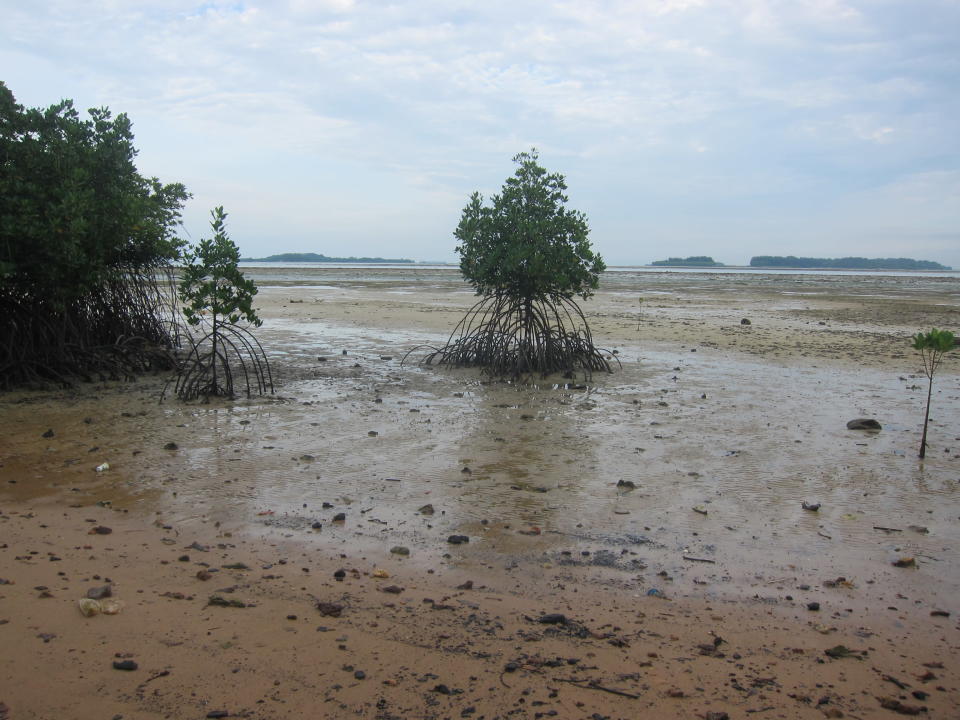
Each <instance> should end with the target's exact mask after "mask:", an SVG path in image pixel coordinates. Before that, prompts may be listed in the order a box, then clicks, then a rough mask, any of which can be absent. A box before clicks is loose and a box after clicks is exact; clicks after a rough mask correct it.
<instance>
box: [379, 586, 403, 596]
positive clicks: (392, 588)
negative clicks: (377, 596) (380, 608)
mask: <svg viewBox="0 0 960 720" xmlns="http://www.w3.org/2000/svg"><path fill="white" fill-rule="evenodd" d="M383 591H384V592H385V593H390V594H391V595H399V594H400V593H402V592H403V588H402V587H400V586H399V585H387V586H386V587H385V588H383Z"/></svg>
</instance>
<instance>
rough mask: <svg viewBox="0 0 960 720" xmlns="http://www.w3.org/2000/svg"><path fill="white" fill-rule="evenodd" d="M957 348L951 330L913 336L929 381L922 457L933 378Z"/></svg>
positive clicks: (921, 454)
mask: <svg viewBox="0 0 960 720" xmlns="http://www.w3.org/2000/svg"><path fill="white" fill-rule="evenodd" d="M955 347H956V338H954V336H953V333H952V332H950V331H949V330H937V329H936V328H933V329H932V330H930V332H928V333H922V332H921V333H917V334H916V335H914V336H913V349H914V350H916V351H917V352H919V353H920V359H921V360H922V361H923V374H924V375H926V376H927V380H928V381H929V382H928V384H927V409H926V412H925V413H924V415H923V435H922V436H921V438H920V457H921V458H923V457H925V456H926V454H927V425H928V424H929V422H930V397H931V395H932V394H933V376H934V374H935V373H936V372H937V368H938V367H940V363H941V362H943V356H944V355H945V354H946V353H948V352H949V351H950V350H953V349H954V348H955Z"/></svg>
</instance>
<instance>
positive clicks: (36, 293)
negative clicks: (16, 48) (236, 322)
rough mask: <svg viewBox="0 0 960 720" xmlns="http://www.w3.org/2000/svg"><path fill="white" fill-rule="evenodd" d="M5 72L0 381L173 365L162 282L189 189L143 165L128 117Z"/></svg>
mask: <svg viewBox="0 0 960 720" xmlns="http://www.w3.org/2000/svg"><path fill="white" fill-rule="evenodd" d="M88 115H89V117H88V118H86V119H84V118H82V117H81V116H80V114H79V113H78V112H77V111H76V110H75V109H74V107H73V103H72V102H71V101H70V100H62V101H61V102H59V103H57V104H55V105H51V106H50V107H49V108H46V109H43V108H25V107H24V106H22V105H20V104H18V103H17V102H16V99H15V98H14V95H13V93H12V92H11V91H10V90H9V88H7V86H6V85H5V84H4V83H3V82H0V338H3V342H2V343H0V386H9V385H13V384H17V383H24V382H33V381H35V380H40V381H44V380H49V379H54V380H56V381H59V382H62V383H69V382H70V379H71V378H72V377H75V376H79V377H85V378H91V377H92V376H93V375H94V374H99V375H100V376H101V377H119V376H122V375H128V374H129V373H131V372H135V371H142V370H145V369H151V368H157V367H162V366H169V364H170V363H172V357H171V356H170V354H169V352H168V350H169V348H170V347H171V346H172V344H174V342H175V335H176V333H177V327H178V326H177V322H176V319H175V312H174V308H172V303H171V301H172V299H173V298H172V294H171V293H169V292H168V291H169V290H170V287H169V286H166V285H165V280H166V278H167V275H166V273H167V272H168V270H169V268H170V265H171V262H172V261H173V260H175V259H176V258H177V257H178V256H179V252H180V247H181V246H182V242H181V241H180V240H179V239H178V238H177V237H176V234H175V230H176V226H177V225H178V224H179V221H180V211H181V209H182V207H183V204H184V202H186V200H187V198H188V197H189V194H188V193H187V191H186V190H185V189H184V187H183V185H181V184H179V183H173V184H168V185H164V184H162V183H160V181H159V180H157V179H156V178H146V177H143V176H141V175H140V173H139V172H138V171H137V168H136V166H135V165H134V159H135V157H136V155H137V151H136V148H135V147H134V145H133V132H132V125H131V122H130V120H129V118H128V117H127V116H126V115H124V114H120V115H117V116H116V117H113V116H112V114H111V113H110V111H109V110H108V109H106V108H99V109H92V110H90V111H89V112H88Z"/></svg>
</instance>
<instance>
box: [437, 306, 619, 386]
mask: <svg viewBox="0 0 960 720" xmlns="http://www.w3.org/2000/svg"><path fill="white" fill-rule="evenodd" d="M422 362H423V363H424V364H427V365H450V366H454V367H480V368H481V369H482V370H483V371H484V372H486V373H488V374H489V375H492V376H495V377H509V378H520V377H522V376H526V375H532V374H540V375H542V376H546V375H550V374H553V373H562V374H565V375H567V376H572V375H573V374H574V373H576V372H577V371H582V372H584V374H585V375H586V376H587V377H589V376H590V375H591V374H592V373H593V371H595V370H603V371H606V372H610V363H609V362H608V360H607V358H606V357H604V353H603V352H602V351H601V350H600V349H598V348H597V347H596V346H594V344H593V338H592V337H591V335H590V328H589V326H588V324H587V320H586V318H585V317H584V315H583V312H582V311H581V310H580V307H579V306H578V305H577V304H576V303H575V302H574V301H573V300H570V299H568V298H564V297H542V298H535V299H524V298H517V297H512V296H510V295H507V294H497V295H489V296H487V297H485V298H483V299H482V300H481V301H480V302H478V303H477V304H476V305H474V306H473V307H472V308H471V309H470V310H469V311H468V312H467V314H466V316H465V317H464V318H463V320H461V321H460V323H459V324H458V325H457V327H456V328H455V329H454V331H453V333H451V335H450V338H449V340H448V341H447V344H446V345H444V346H443V347H441V348H435V349H433V351H432V352H431V353H430V354H428V355H427V356H426V357H425V358H423V360H422Z"/></svg>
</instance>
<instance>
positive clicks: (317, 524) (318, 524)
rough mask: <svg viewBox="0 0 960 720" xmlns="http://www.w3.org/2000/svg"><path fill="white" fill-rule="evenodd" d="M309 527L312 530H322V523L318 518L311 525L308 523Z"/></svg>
mask: <svg viewBox="0 0 960 720" xmlns="http://www.w3.org/2000/svg"><path fill="white" fill-rule="evenodd" d="M310 527H311V528H313V529H314V530H322V529H323V523H322V522H320V521H319V520H317V521H315V522H314V523H313V524H312V525H310Z"/></svg>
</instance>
